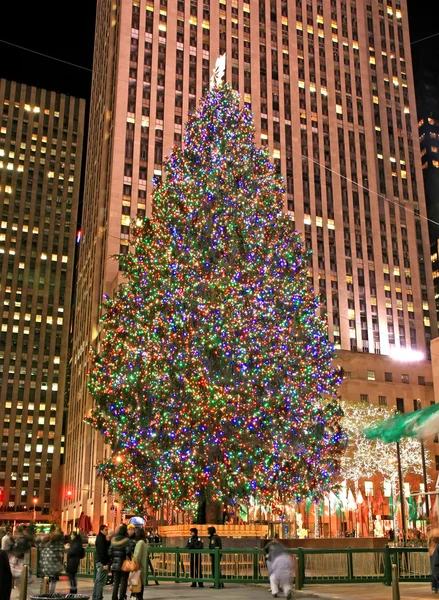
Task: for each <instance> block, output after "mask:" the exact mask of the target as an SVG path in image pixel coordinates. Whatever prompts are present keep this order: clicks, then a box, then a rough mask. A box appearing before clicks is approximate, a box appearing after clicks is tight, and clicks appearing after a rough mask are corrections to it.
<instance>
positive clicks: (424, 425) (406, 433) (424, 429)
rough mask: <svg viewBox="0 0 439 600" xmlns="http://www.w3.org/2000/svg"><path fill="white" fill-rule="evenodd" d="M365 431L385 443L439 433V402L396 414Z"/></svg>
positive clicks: (371, 437) (422, 437)
mask: <svg viewBox="0 0 439 600" xmlns="http://www.w3.org/2000/svg"><path fill="white" fill-rule="evenodd" d="M363 433H364V435H365V436H366V437H367V438H368V439H370V440H374V439H380V440H382V441H383V442H384V443H385V444H390V443H391V442H399V441H400V440H401V439H402V438H405V437H412V438H415V437H417V438H419V439H424V438H425V437H427V436H429V435H433V434H436V433H439V404H432V405H431V406H427V408H424V409H422V410H416V411H414V412H411V413H408V414H403V415H399V414H398V415H395V416H394V417H391V418H390V419H386V420H385V421H380V422H379V423H375V425H371V426H370V427H367V428H366V429H365V430H364V432H363Z"/></svg>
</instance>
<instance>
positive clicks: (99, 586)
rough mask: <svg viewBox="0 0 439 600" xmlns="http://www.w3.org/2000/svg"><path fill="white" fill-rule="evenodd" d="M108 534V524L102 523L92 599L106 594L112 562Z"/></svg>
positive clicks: (96, 543)
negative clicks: (109, 567) (105, 588)
mask: <svg viewBox="0 0 439 600" xmlns="http://www.w3.org/2000/svg"><path fill="white" fill-rule="evenodd" d="M107 536H108V525H101V526H100V527H99V533H98V535H97V536H96V541H95V548H96V559H95V560H96V577H95V582H94V586H93V596H92V600H102V599H103V596H104V587H105V584H106V583H107V577H108V563H109V562H110V557H109V556H108V549H109V547H110V542H109V541H108V539H107Z"/></svg>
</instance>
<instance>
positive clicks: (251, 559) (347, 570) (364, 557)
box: [148, 547, 430, 589]
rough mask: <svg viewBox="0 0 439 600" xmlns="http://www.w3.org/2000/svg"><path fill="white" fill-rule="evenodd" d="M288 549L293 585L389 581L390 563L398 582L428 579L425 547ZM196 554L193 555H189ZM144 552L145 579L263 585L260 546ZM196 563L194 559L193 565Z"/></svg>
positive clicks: (265, 574)
mask: <svg viewBox="0 0 439 600" xmlns="http://www.w3.org/2000/svg"><path fill="white" fill-rule="evenodd" d="M288 552H289V553H290V554H291V555H295V556H296V558H297V561H298V569H297V575H298V579H299V581H298V584H297V587H298V589H301V588H302V587H303V585H305V584H307V583H308V584H311V583H380V582H381V583H384V584H385V585H391V583H392V564H396V565H397V567H398V573H399V580H400V581H402V582H403V581H429V579H430V560H429V555H428V551H427V549H426V548H389V547H385V548H379V549H369V548H368V549H350V548H346V549H339V550H333V549H327V550H326V549H304V548H298V549H297V550H288ZM197 555H198V556H199V558H195V557H196V556H197ZM148 556H149V558H150V559H151V564H152V568H153V571H152V573H154V575H153V576H152V575H148V579H152V578H153V579H156V580H161V581H175V582H180V583H181V582H192V583H195V582H198V583H201V582H209V583H213V584H214V585H215V587H220V586H221V584H225V583H228V582H229V583H230V582H233V583H261V584H265V583H268V570H267V567H266V564H265V555H264V551H263V550H262V549H242V550H238V549H230V550H229V549H222V550H219V549H215V550H186V549H182V548H158V549H151V550H148ZM191 556H192V558H191ZM191 561H192V563H193V568H192V570H191ZM196 561H199V563H198V564H197V566H195V565H194V563H195V562H196ZM200 566H201V571H200V570H199V569H200ZM197 570H198V573H196V571H197ZM200 573H201V574H200ZM192 574H193V575H195V574H197V575H198V577H195V576H194V577H192V576H191V575H192Z"/></svg>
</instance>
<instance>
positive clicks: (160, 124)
mask: <svg viewBox="0 0 439 600" xmlns="http://www.w3.org/2000/svg"><path fill="white" fill-rule="evenodd" d="M223 53H226V55H227V61H226V76H225V79H226V80H227V81H228V82H230V83H231V85H232V86H233V88H234V89H236V90H238V91H239V92H240V93H241V96H242V101H243V102H245V103H247V104H248V105H250V106H251V109H252V111H253V113H254V118H255V124H256V141H257V143H260V144H261V145H263V146H266V147H267V148H268V150H269V152H270V155H271V156H272V159H273V162H274V163H275V165H276V166H277V167H278V169H279V170H280V171H281V172H282V174H283V175H284V177H285V181H286V194H285V210H286V211H289V212H290V214H291V216H292V217H293V218H294V221H295V224H296V227H297V229H298V230H299V231H300V232H301V233H302V234H303V237H304V239H305V242H306V245H307V247H309V248H312V249H313V255H312V258H310V268H311V275H310V279H311V282H312V284H313V285H314V288H315V290H317V291H318V292H319V294H320V297H321V299H322V302H323V304H324V310H325V312H327V315H328V325H329V334H330V337H331V339H332V340H333V342H334V344H335V347H336V348H337V349H340V350H343V351H346V352H348V353H349V352H351V353H353V355H355V356H357V353H365V354H371V355H374V357H373V359H374V360H375V361H379V355H385V356H388V355H390V354H392V353H396V352H402V353H403V354H404V352H406V351H416V352H418V353H421V355H423V356H424V357H425V359H427V357H428V353H429V344H430V338H431V337H432V335H433V336H434V335H436V331H437V326H436V312H435V310H434V294H433V282H432V276H431V261H430V254H429V241H428V228H427V224H426V223H427V222H426V219H425V217H426V207H425V198H424V192H423V185H422V166H421V160H420V154H419V137H418V129H417V116H416V104H415V94H414V84H413V76H412V65H411V54H410V40H409V33H408V18H407V6H406V1H405V0H386V2H384V0H374V1H372V0H296V1H292V0H270V1H267V0H258V1H256V0H255V1H252V2H250V1H244V0H230V1H227V0H220V1H219V2H209V1H208V0H206V1H205V2H201V1H196V0H161V1H160V0H120V1H119V2H116V3H111V2H110V1H109V0H99V1H98V11H97V26H96V48H95V58H94V75H93V87H92V100H91V119H90V124H91V125H90V136H89V149H88V158H87V170H86V185H85V198H84V219H83V240H82V245H81V249H80V258H79V271H78V289H77V307H76V311H77V312H76V315H77V326H76V328H75V334H74V342H73V361H72V389H71V396H70V419H69V426H68V427H69V429H68V439H69V440H71V445H70V446H69V448H70V450H69V451H68V453H67V465H66V480H65V485H66V489H68V493H69V498H68V501H67V500H66V501H65V504H64V508H65V510H64V513H63V519H64V522H65V523H69V524H73V523H74V522H75V520H77V519H78V518H79V515H80V513H81V512H85V513H86V514H88V515H89V516H91V517H92V519H93V522H94V524H95V527H97V525H98V524H99V520H100V521H101V522H102V521H104V520H105V521H110V522H111V520H112V517H113V516H114V514H115V511H114V508H115V507H116V505H115V504H114V499H113V498H112V497H111V496H108V490H107V489H106V486H105V485H104V484H103V483H102V482H101V481H99V480H96V477H95V467H94V466H95V464H96V463H97V462H98V461H99V459H100V457H101V456H102V453H103V452H104V451H105V449H104V448H103V445H102V436H97V435H96V434H95V433H93V432H92V431H91V429H90V428H88V427H87V426H86V425H84V424H83V421H82V419H83V417H84V415H86V414H87V413H88V411H89V410H90V407H91V400H90V398H89V396H88V395H87V391H86V381H87V368H88V354H87V353H88V347H89V346H90V345H92V346H94V347H95V348H99V316H100V308H99V307H100V302H101V299H102V295H103V294H111V293H112V292H113V290H114V288H115V286H116V285H117V283H118V281H119V273H118V265H117V263H116V262H115V261H114V260H112V259H111V255H113V254H115V253H118V252H127V251H128V248H129V224H130V220H131V219H132V218H134V217H136V216H137V215H139V214H140V215H143V214H145V213H147V214H149V213H150V211H151V191H152V179H153V178H154V177H155V178H160V177H161V176H162V165H163V160H164V158H165V157H166V155H167V154H169V152H170V151H171V149H172V147H173V146H174V145H180V144H181V143H182V135H183V133H184V122H185V120H186V118H187V114H188V112H190V111H192V110H193V109H194V108H195V107H196V105H197V99H198V98H200V97H201V96H202V95H203V94H204V93H205V91H206V89H207V88H208V85H209V78H210V75H211V71H212V69H213V66H214V63H215V60H216V58H217V57H218V56H219V55H221V54H223ZM432 332H433V334H432ZM343 354H344V352H343ZM375 355H377V356H375ZM407 355H410V353H409V352H407ZM362 356H363V354H361V355H360V362H361V357H362ZM340 360H341V362H342V364H343V361H342V359H340ZM386 360H387V359H386ZM428 369H430V363H429V362H428V361H426V360H425V361H424V363H423V366H422V368H421V370H422V372H424V370H428ZM363 370H364V369H363ZM382 370H383V372H384V370H385V369H382ZM428 381H431V377H429V378H428ZM368 385H369V383H368V381H367V379H366V377H365V381H364V388H363V387H361V386H360V385H357V386H355V387H352V386H351V387H350V388H349V390H350V391H349V394H350V395H351V396H352V398H351V399H352V400H360V395H361V394H368V392H367V386H368ZM413 385H415V386H416V385H418V384H417V383H416V378H415V383H414V384H413ZM424 391H425V390H424V388H422V387H421V386H419V389H418V390H417V391H413V393H414V394H415V395H414V397H423V394H424ZM383 395H384V394H383ZM412 395H413V394H412ZM370 397H371V398H372V394H371V395H370ZM376 401H378V398H377V400H376ZM407 401H408V402H409V400H407ZM426 401H427V399H426ZM409 404H410V402H409ZM407 410H408V407H407ZM77 439H81V440H84V443H83V445H82V446H81V447H77V446H76V444H75V440H77ZM110 509H113V511H112V512H111V511H110Z"/></svg>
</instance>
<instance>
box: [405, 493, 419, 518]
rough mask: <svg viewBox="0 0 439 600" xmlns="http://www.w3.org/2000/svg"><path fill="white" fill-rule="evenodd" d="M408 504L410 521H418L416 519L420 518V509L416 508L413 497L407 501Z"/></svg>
mask: <svg viewBox="0 0 439 600" xmlns="http://www.w3.org/2000/svg"><path fill="white" fill-rule="evenodd" d="M407 502H408V505H409V520H410V521H416V518H417V516H418V509H417V506H416V501H415V499H414V498H413V496H410V497H409V499H408V500H407Z"/></svg>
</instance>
